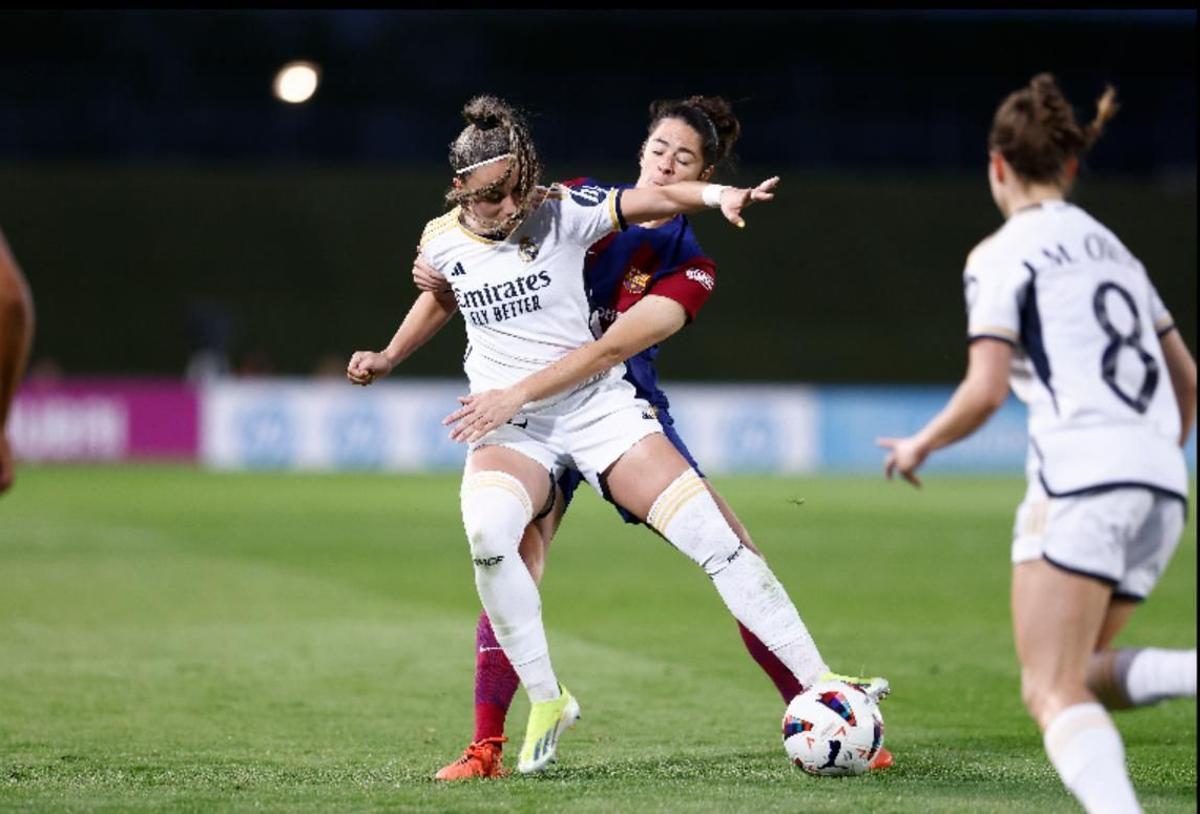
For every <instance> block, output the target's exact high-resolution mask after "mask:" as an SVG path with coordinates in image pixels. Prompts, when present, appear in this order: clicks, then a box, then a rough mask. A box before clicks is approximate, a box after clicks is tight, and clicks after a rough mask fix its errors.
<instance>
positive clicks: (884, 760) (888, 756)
mask: <svg viewBox="0 0 1200 814" xmlns="http://www.w3.org/2000/svg"><path fill="white" fill-rule="evenodd" d="M894 762H895V761H894V760H893V759H892V753H891V752H889V751H888V748H887V747H886V746H880V747H879V751H878V752H876V753H875V757H873V758H871V762H870V763H868V764H867V771H868V772H878V771H880V770H882V769H890V768H892V764H893V763H894Z"/></svg>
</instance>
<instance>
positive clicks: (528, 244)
mask: <svg viewBox="0 0 1200 814" xmlns="http://www.w3.org/2000/svg"><path fill="white" fill-rule="evenodd" d="M538 248H539V247H538V244H537V241H535V240H534V239H533V238H531V237H528V236H527V237H523V238H521V242H520V243H519V244H517V254H518V255H519V256H520V258H521V259H522V260H524V261H525V262H526V263H532V262H533V261H534V260H536V259H537V256H538Z"/></svg>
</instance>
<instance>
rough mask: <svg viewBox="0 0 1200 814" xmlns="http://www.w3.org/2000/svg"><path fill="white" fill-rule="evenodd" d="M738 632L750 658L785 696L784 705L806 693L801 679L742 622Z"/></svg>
mask: <svg viewBox="0 0 1200 814" xmlns="http://www.w3.org/2000/svg"><path fill="white" fill-rule="evenodd" d="M738 630H739V631H740V632H741V634H742V641H743V642H745V643H746V650H748V651H749V652H750V658H752V659H754V660H755V661H756V662H758V666H759V667H761V668H762V670H763V672H764V673H766V674H767V678H769V679H771V682H772V683H773V684H774V685H775V689H777V690H779V694H780V695H781V696H783V703H785V704H788V703H791V700H792V699H793V698H795V697H796V696H797V695H799V694H800V693H802V692H804V688H803V687H801V686H800V681H799V679H797V678H796V677H795V676H794V675H792V671H791V670H789V669H788V668H787V667H785V666H784V665H783V662H782V661H780V660H779V659H778V658H777V657H776V656H775V654H774V653H772V652H771V651H770V650H768V649H767V646H766V645H765V644H763V643H762V642H761V641H760V640H759V638H758V637H757V636H755V635H754V634H753V633H751V632H750V631H749V630H748V629H747V628H746V626H745V625H743V624H742V623H741V622H738Z"/></svg>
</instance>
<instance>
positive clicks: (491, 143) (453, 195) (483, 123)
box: [446, 95, 542, 230]
mask: <svg viewBox="0 0 1200 814" xmlns="http://www.w3.org/2000/svg"><path fill="white" fill-rule="evenodd" d="M462 115H463V118H464V119H466V121H467V126H466V127H465V128H463V131H462V132H461V133H459V134H458V137H457V138H456V139H454V141H452V142H451V143H450V167H451V169H453V170H454V174H455V176H457V177H459V178H462V179H464V180H465V179H466V177H467V175H469V174H470V173H471V171H472V170H473V169H475V168H476V167H478V166H479V165H480V164H481V163H483V162H487V161H490V160H493V159H498V158H500V157H502V156H507V155H511V156H512V158H513V160H512V161H510V162H509V164H508V168H507V169H506V170H505V171H504V174H503V175H502V176H500V177H499V178H497V179H496V180H495V181H493V182H492V183H490V184H488V185H487V186H484V187H480V188H479V189H476V190H472V191H470V192H468V191H466V190H465V189H454V188H452V189H450V190H449V191H448V192H447V193H446V200H447V202H449V203H451V204H464V203H468V202H470V201H473V200H477V199H479V198H482V197H485V196H487V195H489V194H491V193H493V192H495V191H496V190H498V189H500V188H502V187H503V186H504V185H505V184H507V183H508V180H509V178H511V177H512V174H513V172H516V173H517V184H516V186H515V187H514V188H513V197H514V198H516V200H518V201H520V202H522V203H523V204H526V203H528V202H529V200H530V199H531V198H532V195H531V193H532V192H533V190H534V188H535V187H536V186H537V183H538V179H539V178H540V177H541V174H542V166H541V162H540V161H539V160H538V155H537V148H536V147H535V146H534V143H533V137H532V136H531V135H530V133H529V126H528V124H526V122H525V117H524V116H523V115H522V114H521V113H520V112H518V111H517V110H516V108H514V107H513V106H512V105H510V104H509V103H508V102H505V101H504V100H503V99H499V98H497V97H495V96H487V95H484V96H476V97H475V98H473V99H471V101H469V102H467V103H466V105H464V106H463V109H462ZM522 217H524V208H522V210H521V211H518V212H516V213H514V214H513V215H512V216H511V217H510V218H508V219H507V220H506V221H505V222H503V223H499V224H495V226H496V228H497V229H501V230H503V229H505V228H506V227H511V226H513V225H515V223H516V222H517V221H519V220H520V219H521V218H522Z"/></svg>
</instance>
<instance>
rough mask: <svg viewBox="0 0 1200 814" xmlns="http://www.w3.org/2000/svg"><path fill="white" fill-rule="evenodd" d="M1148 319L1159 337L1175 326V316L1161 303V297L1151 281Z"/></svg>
mask: <svg viewBox="0 0 1200 814" xmlns="http://www.w3.org/2000/svg"><path fill="white" fill-rule="evenodd" d="M1150 319H1151V321H1152V322H1153V323H1154V332H1155V333H1156V334H1158V335H1159V336H1160V337H1161V336H1164V335H1166V334H1167V333H1170V331H1171V330H1172V329H1173V328H1174V327H1175V318H1174V317H1172V316H1171V312H1170V311H1168V310H1167V306H1165V305H1163V301H1162V297H1160V296H1158V289H1156V288H1155V287H1154V284H1153V283H1150Z"/></svg>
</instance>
